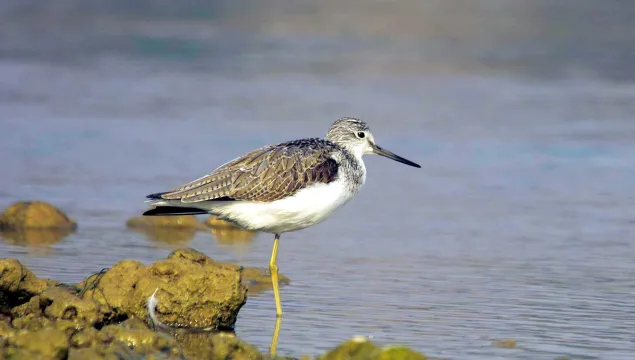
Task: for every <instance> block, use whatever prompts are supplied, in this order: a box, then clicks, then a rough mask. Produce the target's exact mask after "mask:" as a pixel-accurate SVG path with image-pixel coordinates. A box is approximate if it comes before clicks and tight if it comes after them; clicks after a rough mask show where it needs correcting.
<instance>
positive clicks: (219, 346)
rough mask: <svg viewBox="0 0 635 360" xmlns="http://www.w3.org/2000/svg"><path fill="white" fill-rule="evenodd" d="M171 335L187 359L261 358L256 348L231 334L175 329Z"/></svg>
mask: <svg viewBox="0 0 635 360" xmlns="http://www.w3.org/2000/svg"><path fill="white" fill-rule="evenodd" d="M172 335H173V336H174V338H175V339H176V341H177V343H178V344H179V346H180V347H181V348H182V349H183V353H184V354H185V356H186V357H187V358H188V359H234V360H242V359H244V360H259V359H262V358H263V356H262V354H261V353H260V352H259V351H258V349H257V348H256V347H254V346H252V345H249V344H247V343H245V342H244V341H242V340H240V339H239V338H237V337H236V336H235V335H234V334H232V333H227V332H209V331H188V330H183V329H180V330H179V329H177V330H175V331H173V332H172Z"/></svg>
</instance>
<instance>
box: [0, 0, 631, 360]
mask: <svg viewBox="0 0 635 360" xmlns="http://www.w3.org/2000/svg"><path fill="white" fill-rule="evenodd" d="M633 19H635V2H632V1H621V0H605V1H593V0H558V1H553V0H551V1H549V0H420V1H410V0H401V1H361V0H339V1H332V0H324V1H319V2H318V1H306V0H305V1H301V0H297V1H289V0H271V1H267V2H262V1H253V0H237V1H236V0H235V1H212V0H210V1H195V0H183V1H178V2H176V1H168V0H165V1H164V0H138V1H121V0H111V1H98V0H81V1H80V0H52V1H46V2H44V1H36V0H3V1H2V2H0V158H1V159H2V172H1V175H0V206H1V207H2V208H6V207H7V206H9V205H10V204H11V203H13V202H15V201H18V200H34V199H36V200H44V201H48V202H51V203H53V204H55V205H57V206H59V207H60V208H61V209H63V210H64V211H66V212H67V213H68V214H69V215H70V216H71V217H73V218H75V219H77V221H78V223H79V230H78V231H77V232H76V233H72V234H64V235H60V236H58V237H55V236H54V237H47V238H46V239H36V240H32V239H23V238H22V239H20V238H15V237H12V236H8V235H3V236H2V240H3V241H2V242H0V254H1V256H3V257H5V256H7V257H9V256H10V257H17V258H18V259H20V260H21V261H23V262H24V263H25V264H26V265H28V266H29V267H30V268H31V269H32V270H33V271H35V272H36V274H37V275H38V276H46V277H53V278H56V279H58V280H61V281H66V282H74V281H78V280H81V279H83V278H84V277H85V276H87V275H88V274H89V273H91V272H96V271H99V270H101V269H102V268H104V267H108V266H111V265H112V264H113V263H115V262H117V261H119V260H121V259H123V258H134V259H139V260H142V261H144V262H146V263H150V262H152V261H154V260H156V259H159V258H162V257H164V256H165V255H166V254H167V253H169V252H170V251H171V249H173V248H174V247H180V246H191V247H194V248H195V249H197V250H199V251H203V252H205V253H206V254H208V255H209V256H211V257H212V258H214V259H217V260H221V261H233V262H238V263H241V264H244V265H248V266H260V267H265V266H266V265H267V261H268V259H269V255H270V247H271V236H269V235H267V234H259V235H257V236H255V237H251V236H238V237H237V239H238V240H236V241H232V240H231V239H227V238H225V239H224V240H221V239H220V238H218V237H217V236H216V237H215V236H214V234H209V233H206V232H197V233H192V234H191V236H185V237H180V236H174V237H173V236H162V237H156V236H144V234H142V233H139V232H135V231H129V230H127V229H126V227H125V225H124V224H125V221H126V219H128V218H129V217H131V216H137V215H139V214H140V213H141V212H142V211H143V210H144V208H145V205H144V203H143V201H144V197H145V195H146V194H149V193H153V192H157V191H163V190H167V189H170V188H173V187H176V186H179V185H181V184H183V183H185V182H188V181H190V180H193V179H195V178H197V177H199V176H201V175H203V174H205V173H207V172H209V171H211V170H213V169H214V168H215V167H217V166H219V165H221V164H223V163H224V162H226V161H227V160H229V159H233V158H235V157H237V156H239V155H241V154H243V153H244V152H246V151H248V150H251V149H252V148H255V147H259V146H262V145H265V144H268V143H276V142H281V141H285V140H290V139H295V138H302V137H315V136H323V134H325V132H326V131H327V129H328V127H329V125H330V124H331V123H332V122H333V121H334V120H335V119H337V118H339V117H342V116H355V117H360V118H362V119H363V120H366V121H367V122H368V123H369V124H370V126H371V128H372V130H373V132H374V134H375V138H376V140H377V142H378V144H380V145H381V146H384V147H386V148H388V149H390V150H392V151H394V152H396V153H397V154H400V155H402V156H404V157H406V158H408V159H411V160H413V161H415V162H418V163H420V164H421V165H422V166H423V169H420V170H419V169H413V168H409V167H406V166H403V165H401V164H398V163H395V162H391V161H389V160H386V159H381V158H370V159H368V160H367V167H368V173H369V174H368V180H367V184H366V186H365V188H364V189H363V190H362V192H361V193H360V194H359V196H358V197H357V198H356V199H354V200H353V201H352V202H351V203H350V204H348V205H347V206H346V207H344V208H342V209H341V210H340V211H338V212H337V213H336V216H335V217H334V218H332V219H330V220H328V221H327V222H325V223H322V224H320V225H317V226H315V227H312V228H309V229H306V230H303V231H301V232H297V233H291V234H285V236H284V237H283V238H282V242H281V247H280V253H279V256H278V264H279V266H280V270H281V272H282V273H283V274H285V275H287V276H288V277H289V278H291V284H290V285H288V286H285V287H283V288H282V290H281V292H282V299H283V307H284V308H285V311H286V313H285V317H284V319H283V323H282V329H281V333H280V344H279V346H278V351H279V353H280V354H281V355H285V354H286V355H295V356H299V355H301V354H309V355H315V354H318V353H320V352H323V351H325V350H326V349H329V348H330V347H332V346H334V345H336V344H337V343H339V342H341V341H343V340H344V339H346V338H348V337H350V336H352V335H370V336H373V339H374V340H375V341H377V342H378V343H380V344H389V343H402V344H406V345H410V346H413V347H415V348H416V349H419V350H421V351H424V352H425V353H426V354H428V355H430V356H433V357H438V358H444V359H458V358H465V357H468V358H470V359H494V358H496V359H553V358H555V357H557V356H567V357H569V358H572V359H573V358H576V359H628V358H631V357H632V354H633V352H635V345H633V344H634V343H635V338H634V337H633V333H632V329H633V328H634V327H635V310H634V309H635V308H634V307H633V306H632V294H633V293H634V291H635V268H634V266H633V258H634V257H635V245H634V240H633V233H635V228H634V224H635V223H634V220H633V215H634V214H635V195H634V194H635V181H634V180H635V161H634V158H633V156H634V155H635V145H633V144H634V142H635V119H634V117H635V21H633ZM172 240H174V241H172ZM274 314H275V310H274V306H273V296H272V294H271V292H264V293H261V294H258V295H256V296H253V297H250V298H249V301H248V303H247V304H246V305H245V307H244V308H243V310H242V311H241V315H240V318H239V320H238V324H237V333H238V334H239V335H240V336H241V337H242V338H243V339H245V340H247V341H248V342H251V343H253V344H255V345H257V346H258V347H259V348H261V349H262V350H263V351H265V350H266V349H267V346H268V343H269V340H270V337H271V331H273V327H274V322H275V315H274ZM497 338H513V339H516V341H517V344H518V346H517V347H516V349H499V348H496V347H493V346H491V343H492V340H493V339H497Z"/></svg>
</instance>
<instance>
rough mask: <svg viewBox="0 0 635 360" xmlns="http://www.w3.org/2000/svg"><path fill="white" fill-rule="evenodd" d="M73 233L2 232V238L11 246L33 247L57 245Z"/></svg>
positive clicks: (0, 235) (70, 231) (44, 230)
mask: <svg viewBox="0 0 635 360" xmlns="http://www.w3.org/2000/svg"><path fill="white" fill-rule="evenodd" d="M72 233H73V230H70V229H20V230H0V238H2V240H4V242H6V243H7V244H9V245H17V246H26V247H31V246H42V245H53V244H57V243H58V242H60V241H62V240H64V239H65V238H66V237H67V236H68V235H70V234H72Z"/></svg>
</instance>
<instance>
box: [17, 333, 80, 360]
mask: <svg viewBox="0 0 635 360" xmlns="http://www.w3.org/2000/svg"><path fill="white" fill-rule="evenodd" d="M5 351H6V356H7V357H8V358H16V359H66V357H67V356H68V339H67V338H66V335H65V334H64V333H63V332H61V331H59V330H57V329H51V328H49V329H42V330H39V331H29V332H26V331H23V332H19V333H17V334H15V335H14V336H12V337H10V338H8V339H7V344H6V349H5Z"/></svg>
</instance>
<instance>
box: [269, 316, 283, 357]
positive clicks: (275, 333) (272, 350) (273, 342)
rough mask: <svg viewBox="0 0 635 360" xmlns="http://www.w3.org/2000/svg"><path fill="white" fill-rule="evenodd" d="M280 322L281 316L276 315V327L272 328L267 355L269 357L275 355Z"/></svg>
mask: <svg viewBox="0 0 635 360" xmlns="http://www.w3.org/2000/svg"><path fill="white" fill-rule="evenodd" d="M280 324H282V316H276V327H275V328H274V329H273V336H272V337H271V346H270V347H269V355H271V358H275V357H276V348H277V347H278V337H279V336H280Z"/></svg>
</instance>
